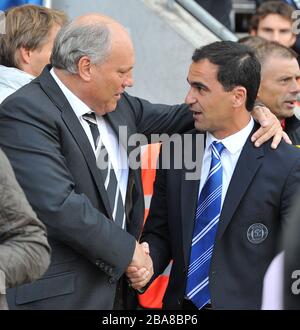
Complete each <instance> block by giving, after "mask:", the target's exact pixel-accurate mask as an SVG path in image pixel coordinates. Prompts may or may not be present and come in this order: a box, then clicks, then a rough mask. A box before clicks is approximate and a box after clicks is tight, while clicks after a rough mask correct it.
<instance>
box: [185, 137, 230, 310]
mask: <svg viewBox="0 0 300 330" xmlns="http://www.w3.org/2000/svg"><path fill="white" fill-rule="evenodd" d="M224 148H225V147H224V146H223V144H222V143H221V142H216V141H214V142H213V143H212V145H211V164H210V170H209V174H208V177H207V179H206V182H205V184H204V186H203V189H202V191H201V193H200V197H199V200H198V206H197V210H196V215H195V225H194V233H193V239H192V247H191V255H190V265H189V270H188V277H187V286H186V295H187V297H188V299H190V300H191V301H192V302H193V303H194V305H195V306H196V307H197V308H199V309H201V308H202V307H203V306H204V305H206V304H208V303H209V302H210V291H209V286H208V283H209V279H208V278H209V267H210V261H211V256H212V253H213V247H214V242H215V236H216V232H217V225H218V222H219V218H220V212H221V196H222V164H221V159H220V156H221V153H222V151H223V150H224Z"/></svg>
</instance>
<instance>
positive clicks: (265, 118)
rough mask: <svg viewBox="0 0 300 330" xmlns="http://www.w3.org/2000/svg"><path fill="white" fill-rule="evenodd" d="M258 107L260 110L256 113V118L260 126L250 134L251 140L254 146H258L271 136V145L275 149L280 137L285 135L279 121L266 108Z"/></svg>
mask: <svg viewBox="0 0 300 330" xmlns="http://www.w3.org/2000/svg"><path fill="white" fill-rule="evenodd" d="M257 108H258V107H256V109H257ZM259 109H260V111H259V112H257V113H256V115H257V114H259V116H256V118H257V119H258V120H259V123H260V125H261V127H260V128H259V129H258V130H257V131H256V132H255V133H254V134H253V135H252V137H251V141H252V142H255V143H254V145H255V146H256V147H259V146H260V145H262V144H263V143H265V142H266V141H268V140H269V139H271V138H272V137H273V140H272V145H271V147H272V148H273V149H276V148H277V146H278V144H279V143H280V141H281V139H282V138H283V137H285V136H284V134H283V130H282V127H281V125H280V122H279V120H278V119H277V118H276V116H275V115H274V114H273V113H271V112H270V111H269V110H268V109H267V108H262V107H259Z"/></svg>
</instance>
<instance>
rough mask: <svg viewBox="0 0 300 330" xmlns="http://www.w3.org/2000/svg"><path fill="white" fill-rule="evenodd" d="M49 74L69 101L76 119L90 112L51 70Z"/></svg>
mask: <svg viewBox="0 0 300 330" xmlns="http://www.w3.org/2000/svg"><path fill="white" fill-rule="evenodd" d="M50 73H51V75H52V77H53V79H54V80H55V81H56V83H57V84H58V86H59V87H60V89H61V90H62V92H63V93H64V95H65V97H66V98H67V100H68V101H69V103H70V105H71V107H72V109H73V111H74V112H75V114H76V116H77V118H79V117H81V116H83V115H84V114H86V113H90V112H92V110H91V109H90V108H89V107H88V106H87V105H86V104H85V103H84V102H82V101H81V100H80V98H79V97H77V96H76V95H75V94H74V93H73V92H71V91H70V90H69V88H68V87H67V86H66V85H65V84H64V83H63V82H62V81H61V80H60V79H59V78H58V76H57V75H56V74H55V72H54V70H53V68H52V69H51V70H50Z"/></svg>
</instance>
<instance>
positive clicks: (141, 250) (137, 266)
mask: <svg viewBox="0 0 300 330" xmlns="http://www.w3.org/2000/svg"><path fill="white" fill-rule="evenodd" d="M152 275H153V263H152V259H151V257H150V251H149V245H148V243H146V242H144V243H141V244H139V243H138V242H136V245H135V250H134V254H133V258H132V261H131V263H130V264H129V266H128V267H127V270H126V276H127V278H128V280H129V282H130V285H131V287H132V288H134V289H135V290H140V289H142V288H143V287H144V286H145V285H146V284H147V283H148V282H149V281H150V279H151V277H152Z"/></svg>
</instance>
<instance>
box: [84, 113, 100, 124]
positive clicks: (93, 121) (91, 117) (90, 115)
mask: <svg viewBox="0 0 300 330" xmlns="http://www.w3.org/2000/svg"><path fill="white" fill-rule="evenodd" d="M82 118H83V119H84V120H86V121H87V122H88V123H89V124H94V125H97V120H96V115H95V113H94V112H88V113H85V114H84V115H82Z"/></svg>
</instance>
